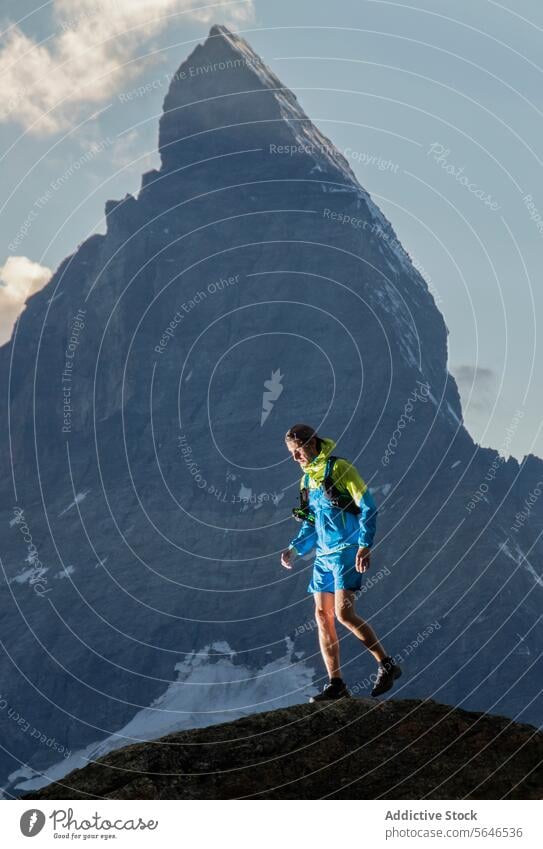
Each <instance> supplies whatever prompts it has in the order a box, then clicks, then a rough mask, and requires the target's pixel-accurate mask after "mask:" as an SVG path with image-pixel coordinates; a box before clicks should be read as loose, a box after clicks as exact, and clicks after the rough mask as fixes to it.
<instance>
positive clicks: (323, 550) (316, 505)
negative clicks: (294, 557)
mask: <svg viewBox="0 0 543 849" xmlns="http://www.w3.org/2000/svg"><path fill="white" fill-rule="evenodd" d="M322 443H323V444H322V448H321V451H320V454H319V455H318V456H317V457H315V459H314V460H313V461H312V462H311V463H309V464H308V465H307V466H304V467H303V469H304V475H303V477H302V479H301V481H300V489H302V488H303V487H304V486H308V487H309V508H310V510H312V511H313V513H314V516H315V524H313V523H312V522H308V521H305V522H302V526H301V528H300V531H299V533H298V534H297V536H296V537H295V538H294V539H293V540H292V542H291V543H290V545H289V548H293V549H294V550H295V551H296V553H297V554H308V553H309V552H310V551H311V550H312V549H313V548H316V553H317V557H318V556H319V555H326V554H331V553H332V552H334V551H340V550H341V549H342V548H346V547H347V546H349V545H356V546H366V547H367V548H371V546H372V545H373V538H374V536H375V528H376V524H377V512H378V511H377V505H376V504H375V501H374V499H373V496H372V494H371V492H370V491H369V489H368V487H367V486H366V484H365V483H364V481H363V480H362V478H361V477H360V475H359V474H358V472H357V470H356V469H355V467H354V466H353V465H351V463H349V462H347V460H343V459H342V458H338V459H337V460H336V462H335V463H334V467H333V470H332V480H333V482H334V485H335V486H336V487H337V489H338V490H339V491H340V492H342V493H344V494H349V495H350V496H351V498H352V499H353V500H354V501H355V503H356V504H358V506H359V507H360V510H361V512H360V513H359V514H358V515H357V516H356V515H355V514H354V513H349V512H347V510H340V509H339V508H338V507H333V506H332V505H331V503H330V500H329V499H328V498H327V497H326V495H325V493H324V489H323V486H322V484H323V482H324V472H325V469H326V463H327V460H328V457H329V455H330V454H331V453H332V451H333V449H334V448H335V445H336V443H335V442H334V440H333V439H323V441H322Z"/></svg>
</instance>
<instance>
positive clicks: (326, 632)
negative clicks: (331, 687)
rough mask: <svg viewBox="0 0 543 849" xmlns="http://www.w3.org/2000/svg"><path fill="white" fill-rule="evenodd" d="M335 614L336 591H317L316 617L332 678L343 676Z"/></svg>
mask: <svg viewBox="0 0 543 849" xmlns="http://www.w3.org/2000/svg"><path fill="white" fill-rule="evenodd" d="M334 616H335V608H334V593H315V619H316V621H317V627H318V629H319V645H320V649H321V654H322V658H323V660H324V663H325V666H326V670H327V672H328V677H329V678H330V680H331V679H332V678H341V669H340V665H339V643H338V639H337V633H336V623H335V621H334Z"/></svg>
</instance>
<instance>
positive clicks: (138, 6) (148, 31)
mask: <svg viewBox="0 0 543 849" xmlns="http://www.w3.org/2000/svg"><path fill="white" fill-rule="evenodd" d="M183 13H185V14H183ZM53 15H54V20H55V24H56V34H55V35H54V36H53V37H52V38H49V39H47V40H46V41H45V42H44V43H42V44H38V42H37V41H35V40H34V39H32V38H30V37H29V36H27V35H26V34H25V33H24V32H23V30H21V28H20V27H19V26H18V25H17V24H15V25H13V26H11V27H10V28H9V30H8V31H7V33H6V35H5V36H4V39H3V46H2V49H1V50H0V122H3V121H4V122H5V121H15V122H17V123H19V124H21V125H22V126H23V127H24V128H25V129H26V130H28V131H29V132H32V133H34V134H35V135H48V134H51V133H56V132H59V131H60V130H62V129H64V128H68V127H70V126H73V124H74V112H73V109H74V107H80V106H82V105H83V104H96V105H98V104H102V103H105V102H106V101H107V99H108V98H110V97H111V96H112V95H113V94H114V93H115V92H116V91H117V90H118V89H119V88H120V87H121V86H123V85H124V84H126V82H127V81H129V80H132V79H134V78H135V77H137V76H138V74H139V73H141V71H142V70H143V69H144V67H145V66H146V65H147V64H150V63H151V62H153V61H157V59H156V57H155V58H153V57H151V56H150V57H147V58H146V59H142V60H139V61H137V62H131V60H132V59H134V58H135V57H136V55H137V50H138V48H139V46H140V45H141V44H142V43H144V42H146V41H149V40H150V39H151V38H152V37H154V36H156V35H158V34H159V33H160V32H161V31H162V30H165V29H166V28H167V27H168V26H170V25H171V23H172V16H173V15H175V18H174V20H175V21H179V20H183V19H186V18H187V17H188V18H190V19H192V20H196V21H200V22H202V23H210V22H211V20H212V19H216V18H217V16H220V17H221V18H225V19H227V20H229V21H233V22H234V23H244V22H246V21H249V20H252V19H253V16H254V6H253V0H236V2H231V0H212V2H211V3H209V4H206V2H205V0H203V2H202V0H53ZM177 15H181V16H182V17H177ZM57 104H58V106H57Z"/></svg>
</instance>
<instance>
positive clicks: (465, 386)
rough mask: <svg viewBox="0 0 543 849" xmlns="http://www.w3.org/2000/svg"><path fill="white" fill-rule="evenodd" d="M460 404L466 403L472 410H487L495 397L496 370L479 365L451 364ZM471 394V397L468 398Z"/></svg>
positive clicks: (490, 407)
mask: <svg viewBox="0 0 543 849" xmlns="http://www.w3.org/2000/svg"><path fill="white" fill-rule="evenodd" d="M451 372H452V374H453V375H454V377H455V379H456V382H457V384H458V391H459V392H460V396H461V398H462V405H464V404H467V403H468V399H469V406H470V408H471V409H472V411H473V412H481V413H483V412H488V411H490V410H491V409H492V405H493V404H494V401H495V399H496V385H497V375H496V372H495V371H493V370H492V369H490V368H483V367H481V366H472V365H459V366H452V367H451ZM470 396H471V398H470Z"/></svg>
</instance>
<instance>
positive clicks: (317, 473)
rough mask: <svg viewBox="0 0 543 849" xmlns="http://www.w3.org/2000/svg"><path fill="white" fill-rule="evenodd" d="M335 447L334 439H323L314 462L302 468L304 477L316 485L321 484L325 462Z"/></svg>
mask: <svg viewBox="0 0 543 849" xmlns="http://www.w3.org/2000/svg"><path fill="white" fill-rule="evenodd" d="M335 447H336V442H335V440H334V439H328V438H326V439H323V440H322V445H321V450H320V453H319V454H317V456H316V457H315V459H314V460H312V461H311V463H308V464H307V466H302V469H303V472H304V475H305V474H307V475H309V477H310V478H312V479H313V480H314V481H315V482H316V483H322V481H323V480H324V470H325V468H326V461H327V460H328V457H329V456H330V454H331V453H332V451H333V450H334V448H335Z"/></svg>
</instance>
